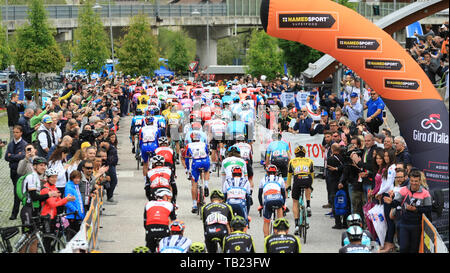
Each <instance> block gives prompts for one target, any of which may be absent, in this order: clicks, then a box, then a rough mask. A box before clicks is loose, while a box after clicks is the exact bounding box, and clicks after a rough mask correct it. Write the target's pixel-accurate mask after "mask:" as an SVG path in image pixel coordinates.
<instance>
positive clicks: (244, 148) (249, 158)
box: [233, 135, 253, 189]
mask: <svg viewBox="0 0 450 273" xmlns="http://www.w3.org/2000/svg"><path fill="white" fill-rule="evenodd" d="M236 141H237V143H236V144H234V145H233V146H235V147H238V148H239V151H240V155H241V158H242V159H243V160H244V161H245V164H246V165H247V175H248V180H249V181H250V186H251V188H252V189H253V167H252V166H253V149H252V146H251V145H250V144H248V143H247V142H246V141H245V137H244V136H243V135H237V136H236Z"/></svg>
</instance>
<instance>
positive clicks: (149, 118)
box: [146, 117, 155, 125]
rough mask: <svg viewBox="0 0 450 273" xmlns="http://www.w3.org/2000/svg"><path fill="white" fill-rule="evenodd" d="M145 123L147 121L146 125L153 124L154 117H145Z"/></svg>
mask: <svg viewBox="0 0 450 273" xmlns="http://www.w3.org/2000/svg"><path fill="white" fill-rule="evenodd" d="M146 121H147V122H146V123H147V125H151V124H153V121H155V119H154V118H153V117H147V118H146Z"/></svg>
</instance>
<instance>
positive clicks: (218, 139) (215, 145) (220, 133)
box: [208, 114, 227, 172]
mask: <svg viewBox="0 0 450 273" xmlns="http://www.w3.org/2000/svg"><path fill="white" fill-rule="evenodd" d="M208 125H209V126H208V129H209V130H208V132H209V136H210V137H209V139H211V141H210V145H211V147H210V148H211V161H212V171H213V172H215V171H216V168H217V162H218V156H219V152H218V151H220V149H221V148H223V142H224V140H225V130H226V127H227V123H226V122H225V121H223V120H222V118H221V117H220V115H218V114H214V115H213V118H212V120H211V121H210V122H209V123H208Z"/></svg>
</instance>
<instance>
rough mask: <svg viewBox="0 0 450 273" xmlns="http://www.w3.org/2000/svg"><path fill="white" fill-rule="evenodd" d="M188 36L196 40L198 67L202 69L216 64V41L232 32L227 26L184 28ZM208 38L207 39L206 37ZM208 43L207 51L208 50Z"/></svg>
mask: <svg viewBox="0 0 450 273" xmlns="http://www.w3.org/2000/svg"><path fill="white" fill-rule="evenodd" d="M185 29H186V30H187V32H188V34H189V36H191V37H192V38H193V39H195V40H196V42H197V43H196V45H197V53H196V55H197V56H198V57H199V59H200V60H199V67H200V69H204V68H205V67H207V66H210V65H216V64H217V41H218V40H219V39H222V38H225V37H228V36H230V35H231V33H232V30H231V28H230V27H227V26H208V27H206V26H204V27H203V26H202V27H198V26H194V27H185ZM208 36H209V37H208ZM208 41H209V50H208Z"/></svg>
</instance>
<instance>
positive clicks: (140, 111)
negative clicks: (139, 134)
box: [136, 108, 143, 116]
mask: <svg viewBox="0 0 450 273" xmlns="http://www.w3.org/2000/svg"><path fill="white" fill-rule="evenodd" d="M142 114H143V112H142V109H141V108H137V109H136V116H141V115H142Z"/></svg>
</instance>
